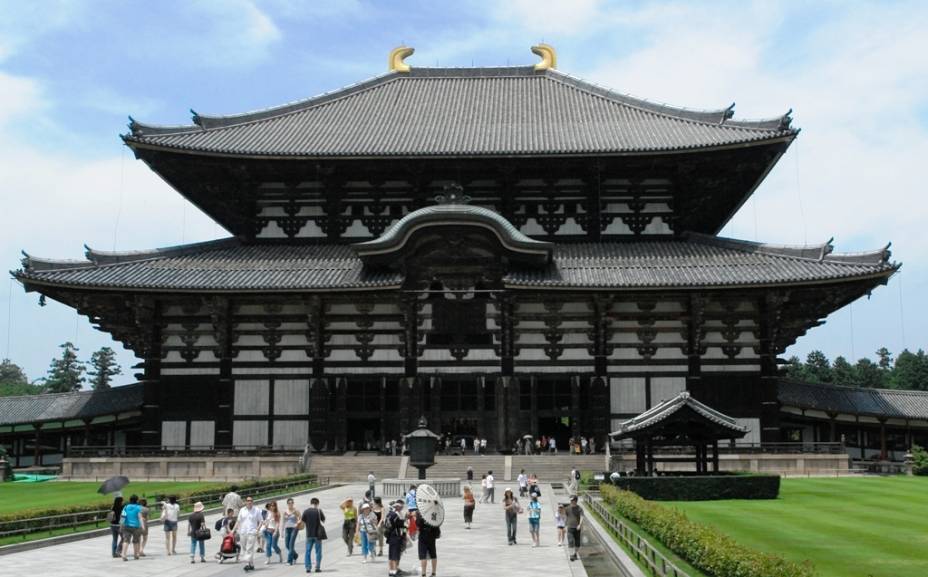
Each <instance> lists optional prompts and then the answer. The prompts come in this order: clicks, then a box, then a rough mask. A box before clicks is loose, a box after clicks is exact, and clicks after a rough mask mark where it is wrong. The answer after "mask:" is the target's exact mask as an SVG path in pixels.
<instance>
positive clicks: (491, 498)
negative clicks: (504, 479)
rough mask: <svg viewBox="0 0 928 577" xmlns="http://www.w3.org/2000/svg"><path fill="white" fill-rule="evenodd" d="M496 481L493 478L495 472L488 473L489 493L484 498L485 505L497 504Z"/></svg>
mask: <svg viewBox="0 0 928 577" xmlns="http://www.w3.org/2000/svg"><path fill="white" fill-rule="evenodd" d="M495 483H496V479H495V478H494V477H493V471H487V491H486V497H484V500H483V502H484V503H496V484H495Z"/></svg>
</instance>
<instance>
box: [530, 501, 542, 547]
mask: <svg viewBox="0 0 928 577" xmlns="http://www.w3.org/2000/svg"><path fill="white" fill-rule="evenodd" d="M540 530H541V503H539V502H538V494H537V493H532V500H531V501H529V503H528V532H529V533H530V534H531V536H532V547H538V546H539V545H540V542H539V541H540V535H539V531H540Z"/></svg>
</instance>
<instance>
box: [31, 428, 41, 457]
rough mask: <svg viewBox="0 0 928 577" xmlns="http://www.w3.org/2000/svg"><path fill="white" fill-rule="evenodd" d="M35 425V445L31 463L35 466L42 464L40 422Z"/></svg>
mask: <svg viewBox="0 0 928 577" xmlns="http://www.w3.org/2000/svg"><path fill="white" fill-rule="evenodd" d="M33 426H34V427H35V439H34V442H35V447H33V455H32V465H33V466H35V467H41V466H42V424H41V423H37V424H35V425H33Z"/></svg>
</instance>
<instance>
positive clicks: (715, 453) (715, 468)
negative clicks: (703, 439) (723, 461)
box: [712, 439, 719, 473]
mask: <svg viewBox="0 0 928 577" xmlns="http://www.w3.org/2000/svg"><path fill="white" fill-rule="evenodd" d="M712 472H713V473H718V472H719V441H718V439H716V440H714V441H712Z"/></svg>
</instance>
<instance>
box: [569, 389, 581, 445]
mask: <svg viewBox="0 0 928 577" xmlns="http://www.w3.org/2000/svg"><path fill="white" fill-rule="evenodd" d="M579 417H580V377H579V376H578V375H574V376H572V377H570V436H571V437H573V438H574V439H578V438H579V437H580V433H581V429H580V418H579ZM578 442H579V441H578Z"/></svg>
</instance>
